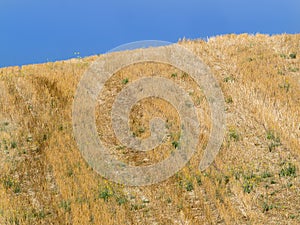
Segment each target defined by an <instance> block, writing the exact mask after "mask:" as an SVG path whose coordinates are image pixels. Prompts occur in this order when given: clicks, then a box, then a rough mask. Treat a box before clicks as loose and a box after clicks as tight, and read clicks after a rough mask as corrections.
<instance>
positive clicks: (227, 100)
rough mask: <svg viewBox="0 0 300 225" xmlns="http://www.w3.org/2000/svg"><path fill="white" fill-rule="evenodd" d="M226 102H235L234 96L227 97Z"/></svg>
mask: <svg viewBox="0 0 300 225" xmlns="http://www.w3.org/2000/svg"><path fill="white" fill-rule="evenodd" d="M225 102H226V103H233V100H232V97H231V96H230V97H228V98H226V100H225Z"/></svg>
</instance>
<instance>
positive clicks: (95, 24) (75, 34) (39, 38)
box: [0, 0, 300, 67]
mask: <svg viewBox="0 0 300 225" xmlns="http://www.w3.org/2000/svg"><path fill="white" fill-rule="evenodd" d="M244 32H247V33H257V32H259V33H268V34H278V33H300V0H252V1H246V0H204V1H203V0H185V1H183V0H180V1H179V0H173V1H170V0H160V1H158V0H151V1H148V0H139V1H138V0H123V1H121V0H118V1H116V0H110V1H101V0H80V1H79V0H51V1H50V0H1V1H0V67H5V66H10V65H24V64H32V63H41V62H47V61H56V60H61V59H68V58H72V57H76V55H74V52H80V56H82V57H83V56H88V55H94V54H99V53H105V52H107V51H108V50H110V49H111V48H114V47H116V46H118V45H121V44H124V43H128V42H132V41H139V40H153V39H156V40H164V41H169V42H176V41H177V40H178V39H179V38H182V37H187V38H192V39H195V38H206V37H210V36H214V35H219V34H226V33H244Z"/></svg>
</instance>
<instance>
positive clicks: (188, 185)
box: [185, 181, 194, 191]
mask: <svg viewBox="0 0 300 225" xmlns="http://www.w3.org/2000/svg"><path fill="white" fill-rule="evenodd" d="M185 189H186V190H187V191H192V190H194V186H193V183H192V181H188V182H187V183H186V185H185Z"/></svg>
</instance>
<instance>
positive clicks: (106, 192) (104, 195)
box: [99, 187, 113, 202]
mask: <svg viewBox="0 0 300 225" xmlns="http://www.w3.org/2000/svg"><path fill="white" fill-rule="evenodd" d="M111 196H113V192H112V191H111V190H110V189H109V188H108V187H105V188H104V189H102V190H100V193H99V198H102V199H103V200H104V201H105V202H107V201H108V199H109V198H110V197H111Z"/></svg>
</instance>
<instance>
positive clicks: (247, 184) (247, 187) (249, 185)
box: [243, 180, 253, 194]
mask: <svg viewBox="0 0 300 225" xmlns="http://www.w3.org/2000/svg"><path fill="white" fill-rule="evenodd" d="M243 189H244V192H245V193H248V194H249V193H250V192H251V191H252V190H253V184H252V183H251V182H250V181H248V180H246V181H245V182H244V183H243Z"/></svg>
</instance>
